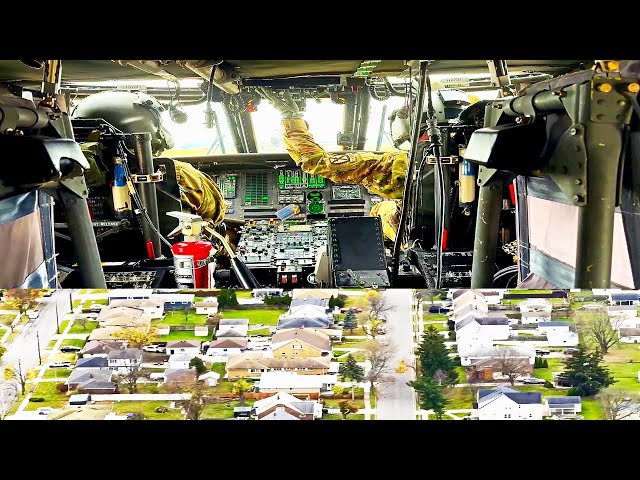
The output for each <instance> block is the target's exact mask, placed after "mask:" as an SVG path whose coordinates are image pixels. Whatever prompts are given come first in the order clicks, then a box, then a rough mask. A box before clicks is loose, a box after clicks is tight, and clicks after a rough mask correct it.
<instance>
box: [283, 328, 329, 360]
mask: <svg viewBox="0 0 640 480" xmlns="http://www.w3.org/2000/svg"><path fill="white" fill-rule="evenodd" d="M271 350H272V351H273V356H274V357H285V358H292V357H321V356H323V355H330V354H331V340H330V339H329V337H328V336H327V335H325V334H323V333H318V332H317V331H314V330H313V329H311V330H308V329H306V328H291V329H286V330H279V331H277V332H276V333H275V334H274V335H273V338H272V339H271Z"/></svg>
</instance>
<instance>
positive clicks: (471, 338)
mask: <svg viewBox="0 0 640 480" xmlns="http://www.w3.org/2000/svg"><path fill="white" fill-rule="evenodd" d="M456 345H457V347H458V354H459V355H460V357H463V356H465V355H467V354H469V353H473V352H474V351H477V350H479V349H481V350H490V349H492V348H493V338H491V336H487V335H486V334H485V335H482V332H481V331H477V332H475V333H474V332H468V333H467V334H466V335H464V336H462V337H461V338H456Z"/></svg>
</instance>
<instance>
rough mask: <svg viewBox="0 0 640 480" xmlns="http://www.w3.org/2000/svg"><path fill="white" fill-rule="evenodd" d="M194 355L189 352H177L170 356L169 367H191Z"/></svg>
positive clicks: (176, 368) (179, 368) (174, 368)
mask: <svg viewBox="0 0 640 480" xmlns="http://www.w3.org/2000/svg"><path fill="white" fill-rule="evenodd" d="M193 358H194V356H193V355H189V354H188V353H175V354H173V355H170V356H169V368H170V369H173V370H181V369H185V368H187V369H188V368H189V363H190V362H191V360H193Z"/></svg>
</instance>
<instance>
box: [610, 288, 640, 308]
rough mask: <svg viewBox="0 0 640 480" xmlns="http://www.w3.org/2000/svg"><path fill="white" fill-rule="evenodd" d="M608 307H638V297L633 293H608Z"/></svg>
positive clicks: (636, 293)
mask: <svg viewBox="0 0 640 480" xmlns="http://www.w3.org/2000/svg"><path fill="white" fill-rule="evenodd" d="M609 305H611V306H622V305H625V306H634V307H638V306H640V297H639V294H638V292H635V291H622V290H621V291H617V292H613V291H612V292H609Z"/></svg>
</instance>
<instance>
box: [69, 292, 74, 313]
mask: <svg viewBox="0 0 640 480" xmlns="http://www.w3.org/2000/svg"><path fill="white" fill-rule="evenodd" d="M69 313H73V290H69Z"/></svg>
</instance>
